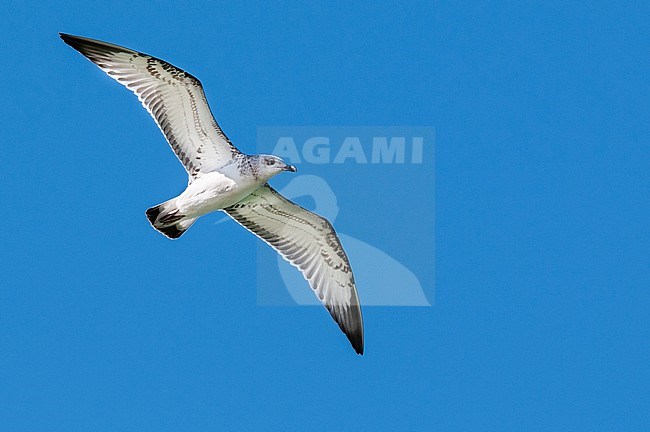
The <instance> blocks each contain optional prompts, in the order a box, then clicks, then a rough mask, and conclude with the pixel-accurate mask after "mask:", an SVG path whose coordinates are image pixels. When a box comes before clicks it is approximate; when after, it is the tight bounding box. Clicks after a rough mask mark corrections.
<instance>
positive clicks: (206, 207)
mask: <svg viewBox="0 0 650 432" xmlns="http://www.w3.org/2000/svg"><path fill="white" fill-rule="evenodd" d="M60 36H61V38H62V39H63V41H64V42H65V43H67V44H68V45H70V46H71V47H72V48H74V49H75V50H77V51H79V52H80V53H81V54H83V55H84V56H85V57H87V58H88V59H89V60H90V61H91V62H93V63H95V64H96V65H97V66H99V68H100V69H102V70H103V71H104V72H106V73H107V74H108V76H110V77H111V78H113V79H115V80H116V81H117V82H119V83H120V84H122V85H123V86H125V87H126V88H128V89H129V90H131V91H132V92H133V93H135V94H136V96H138V99H139V100H140V102H141V103H142V105H143V106H144V107H145V108H146V109H147V111H149V114H151V116H152V117H153V119H154V121H155V122H156V124H157V125H158V127H159V128H160V130H161V131H162V133H163V135H165V138H166V139H167V141H168V142H169V145H170V146H171V148H172V150H173V151H174V153H175V154H176V156H177V157H178V159H179V160H180V161H181V163H182V164H183V166H184V167H185V170H186V171H187V174H188V176H189V181H188V185H187V188H186V189H185V191H184V192H183V193H181V194H180V195H179V196H177V197H175V198H172V199H170V200H168V201H165V202H164V203H162V204H159V205H157V206H154V207H151V208H150V209H148V210H147V211H146V215H147V219H149V222H150V223H151V226H153V228H155V229H156V230H157V231H159V232H160V233H162V234H163V235H165V236H167V237H168V238H170V239H177V238H179V237H180V236H181V235H183V233H184V232H185V231H187V230H188V229H189V228H190V227H191V226H192V224H193V223H194V222H196V220H197V219H198V218H199V217H201V216H203V215H205V214H208V213H211V212H213V211H217V210H221V211H224V212H225V213H226V214H227V215H228V216H230V217H231V218H233V219H234V220H235V221H237V222H238V223H239V224H240V225H242V226H243V227H244V228H246V229H248V230H249V231H251V232H252V233H253V234H255V235H256V236H257V237H259V238H260V239H262V240H263V241H264V242H266V243H267V244H268V245H270V246H271V247H272V248H273V249H275V250H276V251H277V252H278V253H279V254H280V255H281V256H282V257H283V258H284V259H285V260H287V261H288V262H290V263H291V264H292V265H293V266H295V267H297V268H298V269H299V270H300V271H301V272H302V274H303V276H304V277H305V279H307V281H308V282H309V286H310V287H311V289H312V290H313V291H314V293H315V294H316V296H317V297H318V299H319V300H320V301H321V303H322V304H323V306H325V308H327V310H328V311H329V313H330V314H331V315H332V318H334V321H336V323H337V324H338V325H339V327H340V328H341V330H342V331H343V333H345V335H346V336H347V338H348V340H349V341H350V344H351V345H352V347H353V348H354V350H355V351H356V352H357V354H363V319H362V317H361V307H360V306H359V297H358V295H357V290H356V287H355V283H354V276H353V275H352V269H351V268H350V262H349V261H348V258H347V256H346V254H345V251H344V250H343V247H342V246H341V242H340V241H339V238H338V236H337V235H336V232H335V231H334V228H333V227H332V225H331V224H330V223H329V222H328V221H327V219H325V218H323V217H320V216H318V215H316V214H314V213H312V212H310V211H307V210H305V209H304V208H302V207H300V206H298V205H297V204H294V203H293V202H291V201H289V200H288V199H286V198H285V197H283V196H282V195H280V194H279V193H278V192H277V191H275V190H274V189H273V188H272V187H271V186H269V184H268V180H269V179H270V178H271V177H273V176H275V175H277V174H280V173H281V172H283V171H291V172H295V171H296V168H295V167H294V166H292V165H288V164H286V163H285V162H284V161H283V160H282V159H280V158H279V157H277V156H272V155H252V156H249V155H246V154H244V153H241V152H240V151H239V150H238V149H237V148H236V147H235V146H234V145H233V144H232V143H231V142H230V140H229V139H228V137H227V136H226V135H225V134H224V133H223V131H222V130H221V128H220V127H219V125H218V124H217V122H216V120H215V119H214V117H213V115H212V112H211V111H210V108H209V106H208V102H207V100H206V98H205V94H204V92H203V87H202V85H201V82H200V81H199V80H198V79H196V78H195V77H194V76H192V75H190V74H189V73H187V72H185V71H183V70H181V69H179V68H177V67H175V66H172V65H171V64H169V63H167V62H166V61H164V60H161V59H158V58H155V57H152V56H150V55H147V54H143V53H140V52H137V51H133V50H130V49H128V48H124V47H121V46H118V45H113V44H110V43H106V42H101V41H98V40H94V39H89V38H85V37H79V36H72V35H68V34H63V33H61V34H60Z"/></svg>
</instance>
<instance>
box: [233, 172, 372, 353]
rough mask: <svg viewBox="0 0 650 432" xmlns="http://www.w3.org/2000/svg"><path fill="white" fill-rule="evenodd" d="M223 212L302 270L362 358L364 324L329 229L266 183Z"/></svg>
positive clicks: (337, 243)
mask: <svg viewBox="0 0 650 432" xmlns="http://www.w3.org/2000/svg"><path fill="white" fill-rule="evenodd" d="M225 211H226V213H228V215H230V217H232V218H233V219H234V220H236V221H237V222H239V223H240V224H241V225H242V226H243V227H245V228H246V229H248V230H249V231H251V232H252V233H253V234H255V235H256V236H258V237H259V238H261V239H262V240H264V241H265V242H266V243H268V244H269V245H270V246H271V247H273V249H275V250H276V251H277V252H278V253H279V254H280V255H281V256H282V257H283V258H284V259H285V260H287V261H289V262H290V263H291V264H292V265H293V266H295V267H297V268H298V269H300V271H301V272H302V274H303V276H304V277H305V279H307V280H308V281H309V285H310V286H311V288H312V289H313V290H314V292H315V293H316V296H318V298H319V299H320V301H321V302H322V303H323V305H324V306H325V307H326V308H327V310H328V311H329V313H330V314H331V315H332V318H334V321H336V322H337V323H338V325H339V327H340V328H341V330H342V331H343V333H345V335H346V336H347V337H348V339H349V340H350V343H351V344H352V347H353V348H354V350H355V351H356V352H357V353H358V354H363V319H362V317H361V307H360V306H359V297H358V295H357V289H356V287H355V284H354V276H353V275H352V269H351V268H350V262H349V261H348V257H347V256H346V254H345V251H344V250H343V247H342V246H341V242H340V241H339V238H338V236H337V235H336V232H335V231H334V228H333V227H332V225H331V224H330V223H329V222H328V221H327V219H324V218H322V217H320V216H318V215H316V214H314V213H312V212H310V211H307V210H305V209H304V208H302V207H300V206H299V205H297V204H294V203H292V202H291V201H289V200H288V199H286V198H285V197H283V196H282V195H280V194H279V193H278V192H277V191H275V190H274V189H273V188H271V186H269V185H268V183H267V184H265V185H264V186H262V187H260V188H259V189H258V190H256V191H255V192H253V193H252V194H250V195H249V196H248V197H246V198H244V199H243V200H242V201H240V202H238V203H237V204H235V205H233V206H231V207H228V208H227V209H225Z"/></svg>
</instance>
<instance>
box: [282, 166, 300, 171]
mask: <svg viewBox="0 0 650 432" xmlns="http://www.w3.org/2000/svg"><path fill="white" fill-rule="evenodd" d="M284 170H285V171H291V172H296V171H298V169H297V168H296V167H295V166H293V165H285V166H284Z"/></svg>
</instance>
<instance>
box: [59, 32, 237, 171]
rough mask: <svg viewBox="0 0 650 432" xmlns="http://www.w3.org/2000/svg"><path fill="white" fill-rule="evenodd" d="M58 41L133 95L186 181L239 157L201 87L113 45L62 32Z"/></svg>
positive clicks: (182, 74)
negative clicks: (180, 165)
mask: <svg viewBox="0 0 650 432" xmlns="http://www.w3.org/2000/svg"><path fill="white" fill-rule="evenodd" d="M61 38H62V39H63V41H64V42H65V43H67V44H68V45H70V46H71V47H72V48H74V49H76V50H77V51H79V52H80V53H81V54H83V55H84V56H86V57H87V58H88V59H89V60H90V61H92V62H93V63H95V64H96V65H97V66H99V67H100V68H101V69H102V70H103V71H104V72H106V73H107V74H108V75H109V76H110V77H111V78H113V79H115V80H116V81H118V82H119V83H120V84H122V85H124V86H126V87H127V88H128V89H129V90H131V91H132V92H133V93H135V94H136V95H137V96H138V99H140V102H142V105H143V106H144V107H145V108H146V109H147V111H149V113H150V114H151V116H152V117H153V119H154V120H155V121H156V124H157V125H158V127H159V128H160V130H161V131H162V133H163V134H164V135H165V138H167V141H168V142H169V145H170V146H171V147H172V150H174V153H176V156H177V157H178V159H179V160H180V161H181V163H182V164H183V166H184V167H185V170H187V173H188V174H189V176H190V180H191V179H192V178H193V177H195V176H197V175H198V174H200V173H204V172H209V171H212V170H214V169H215V168H218V167H220V166H222V165H224V164H225V163H226V162H228V161H229V160H230V159H231V158H232V157H233V156H234V155H236V154H238V153H239V151H238V150H237V149H236V148H235V147H234V146H233V145H232V143H231V142H230V140H229V139H228V137H227V136H226V135H225V134H224V133H223V131H222V130H221V128H220V127H219V125H218V124H217V122H216V121H215V119H214V117H213V115H212V112H210V107H209V106H208V101H207V100H206V98H205V94H204V93H203V87H202V86H201V82H200V81H199V80H198V79H196V78H195V77H193V76H192V75H190V74H188V73H187V72H184V71H182V70H181V69H178V68H176V67H174V66H172V65H171V64H169V63H167V62H166V61H164V60H160V59H157V58H155V57H152V56H150V55H147V54H142V53H139V52H136V51H133V50H130V49H128V48H124V47H121V46H118V45H113V44H109V43H106V42H101V41H98V40H94V39H88V38H84V37H79V36H71V35H67V34H63V33H61Z"/></svg>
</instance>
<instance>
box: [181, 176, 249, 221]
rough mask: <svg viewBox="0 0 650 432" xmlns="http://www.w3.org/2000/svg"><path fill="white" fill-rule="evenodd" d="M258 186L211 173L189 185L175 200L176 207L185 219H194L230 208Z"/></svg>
mask: <svg viewBox="0 0 650 432" xmlns="http://www.w3.org/2000/svg"><path fill="white" fill-rule="evenodd" d="M260 186H261V184H257V183H249V182H242V181H240V182H237V181H235V180H233V179H232V178H230V177H228V176H226V175H224V174H222V173H219V172H212V173H209V174H205V175H203V176H201V177H199V178H197V179H195V180H194V181H193V182H192V183H191V184H189V185H188V186H187V189H185V191H184V192H183V193H182V194H180V195H179V196H178V198H176V206H177V207H178V209H179V210H180V211H181V213H183V214H184V215H185V216H186V217H187V218H195V217H199V216H203V215H205V214H207V213H211V212H213V211H216V210H222V209H224V208H226V207H230V206H231V205H233V204H235V203H237V202H239V201H241V200H242V199H244V198H245V197H246V196H248V195H249V194H250V193H251V192H253V191H254V190H255V189H257V188H258V187H260Z"/></svg>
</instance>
